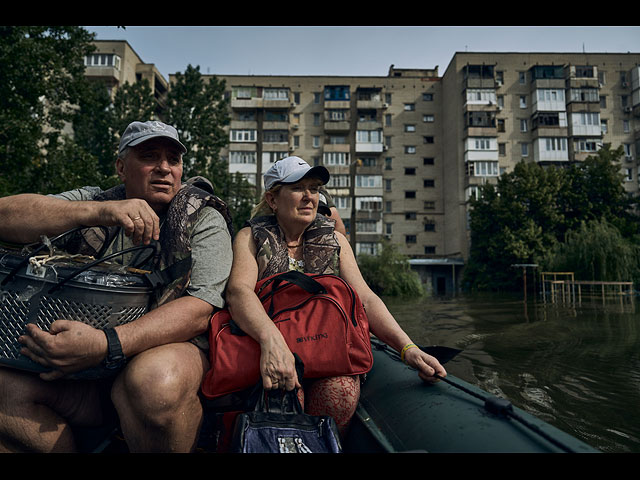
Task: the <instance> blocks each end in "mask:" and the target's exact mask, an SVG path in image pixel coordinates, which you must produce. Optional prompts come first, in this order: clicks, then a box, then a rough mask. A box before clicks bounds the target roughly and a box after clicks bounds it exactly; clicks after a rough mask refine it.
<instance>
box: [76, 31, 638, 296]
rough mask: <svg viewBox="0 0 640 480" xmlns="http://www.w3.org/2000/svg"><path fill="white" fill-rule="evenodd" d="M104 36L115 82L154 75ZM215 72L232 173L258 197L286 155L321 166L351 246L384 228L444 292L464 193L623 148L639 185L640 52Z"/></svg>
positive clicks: (628, 176) (463, 221)
mask: <svg viewBox="0 0 640 480" xmlns="http://www.w3.org/2000/svg"><path fill="white" fill-rule="evenodd" d="M96 44H98V46H99V48H100V50H99V53H100V54H104V53H110V54H113V55H116V56H120V65H121V67H120V68H121V69H122V70H128V71H129V73H128V74H127V75H128V76H129V77H119V78H120V80H119V81H120V82H122V81H123V80H122V79H123V78H133V77H132V76H131V75H132V72H133V75H134V76H135V75H138V76H141V75H143V72H154V71H155V69H154V68H153V66H152V65H151V66H149V65H147V64H144V63H143V62H141V60H140V59H139V57H138V56H137V55H136V54H135V52H133V50H132V49H131V48H130V47H129V46H128V45H127V44H126V42H96ZM100 44H102V45H100ZM116 44H117V45H116ZM116 47H117V48H116ZM129 58H131V60H129ZM100 61H103V60H100ZM92 67H93V65H92ZM114 70H115V67H114ZM89 73H91V71H90V70H89V69H88V74H89ZM94 74H95V73H94ZM116 76H117V75H116V72H115V71H114V72H113V73H111V74H109V76H108V78H111V77H113V78H116ZM203 76H204V77H205V78H206V77H207V75H203ZM215 76H216V77H218V78H219V79H223V80H225V82H226V87H227V91H226V95H227V96H228V98H229V100H230V105H231V112H230V113H231V124H230V126H229V145H228V148H227V149H225V150H224V151H223V156H224V157H225V158H226V159H227V161H228V164H229V170H230V171H231V172H240V173H242V174H243V175H245V176H246V178H247V179H248V180H249V181H250V182H251V183H252V184H254V185H256V189H257V190H258V193H259V192H260V191H261V189H262V184H261V175H262V173H263V172H264V171H266V170H267V169H268V168H269V166H270V165H272V164H273V162H274V161H276V160H278V159H279V158H282V157H284V156H287V155H297V156H300V157H302V158H304V159H305V160H307V161H308V162H309V163H310V164H312V165H320V164H321V165H324V166H325V167H327V168H328V169H329V171H330V172H331V174H332V179H331V183H330V184H329V185H328V187H329V192H330V193H331V194H332V195H333V198H334V201H335V203H336V205H337V207H338V209H339V212H340V215H341V217H342V218H343V220H344V221H345V224H346V225H347V228H348V231H349V234H350V237H351V241H352V245H354V248H355V251H356V253H374V254H375V253H376V252H377V251H378V249H379V241H380V239H381V238H383V237H385V238H388V239H389V240H390V241H391V242H392V243H393V244H395V245H396V246H397V247H398V250H399V251H400V252H401V253H403V254H406V255H408V256H409V257H410V258H411V263H412V265H413V267H414V268H415V269H417V270H418V271H419V272H420V274H421V277H422V279H423V281H424V282H425V283H426V284H427V285H428V286H429V287H430V288H432V289H433V290H434V291H436V292H450V291H452V290H455V289H456V285H457V284H458V283H459V279H460V276H461V273H462V269H463V268H464V264H465V261H466V259H467V257H468V252H469V231H468V226H467V224H468V211H469V198H470V197H471V196H474V195H477V191H478V186H480V185H482V184H484V183H486V182H495V181H496V180H497V177H498V176H499V175H500V174H501V173H503V172H508V171H511V170H512V169H513V168H514V166H515V165H516V164H517V163H518V162H521V161H525V162H536V163H539V164H541V165H543V166H562V165H568V164H569V163H570V162H573V161H581V160H584V159H585V158H586V157H587V156H588V155H590V154H593V153H595V152H596V151H597V150H598V148H600V146H601V145H602V144H603V143H611V144H612V147H613V148H617V147H618V146H619V145H623V146H624V150H625V158H624V159H623V161H622V164H621V173H623V175H624V178H625V181H624V185H625V188H626V190H627V191H628V192H630V193H631V192H633V193H635V192H638V185H639V181H640V174H639V168H638V167H639V163H638V152H639V151H640V54H636V53H633V54H632V53H626V54H618V53H520V52H513V53H511V52H510V53H476V52H464V53H461V52H458V53H456V54H455V55H454V56H453V58H452V59H451V62H450V63H449V65H448V66H447V68H446V70H445V73H444V74H443V75H442V76H440V75H439V72H438V67H435V68H433V69H429V68H425V69H402V68H396V67H395V66H393V65H392V66H391V67H390V68H389V70H388V73H387V75H385V76H373V77H371V76H277V75H269V76H262V75H223V74H215ZM153 78H154V82H157V83H156V85H158V87H156V88H157V91H158V92H159V93H161V92H162V88H163V86H164V85H166V82H162V81H160V80H155V73H154V74H153ZM170 82H171V76H170V78H169V85H170ZM169 88H170V87H169ZM159 98H161V95H159Z"/></svg>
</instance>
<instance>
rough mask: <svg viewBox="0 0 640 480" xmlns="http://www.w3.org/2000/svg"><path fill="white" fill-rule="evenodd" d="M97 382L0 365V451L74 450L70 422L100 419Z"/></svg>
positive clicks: (94, 423) (95, 423)
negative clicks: (44, 377) (47, 377)
mask: <svg viewBox="0 0 640 480" xmlns="http://www.w3.org/2000/svg"><path fill="white" fill-rule="evenodd" d="M99 393H100V392H99V389H98V387H97V385H96V384H95V383H93V382H88V381H75V380H54V381H50V382H49V381H44V380H41V379H40V378H39V377H38V375H36V374H32V373H26V372H22V371H19V370H12V369H9V368H1V367H0V452H75V451H76V444H75V441H74V438H73V434H72V432H71V427H70V425H78V426H98V425H100V423H101V422H102V410H101V404H100V395H99Z"/></svg>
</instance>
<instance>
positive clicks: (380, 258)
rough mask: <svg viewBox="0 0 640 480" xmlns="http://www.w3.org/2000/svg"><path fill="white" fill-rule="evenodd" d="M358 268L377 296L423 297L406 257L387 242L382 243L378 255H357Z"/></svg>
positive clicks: (420, 287)
mask: <svg viewBox="0 0 640 480" xmlns="http://www.w3.org/2000/svg"><path fill="white" fill-rule="evenodd" d="M358 266H359V268H360V271H361V272H362V276H363V277H364V279H365V280H366V282H367V284H368V285H369V287H371V290H373V291H374V292H375V293H377V294H378V295H388V296H401V297H416V296H422V295H424V288H423V287H422V282H421V281H420V277H419V275H418V274H417V273H416V272H414V271H413V270H411V266H410V265H409V262H408V261H407V257H406V256H405V255H402V254H401V253H399V252H398V250H397V249H396V247H395V246H394V245H393V244H392V243H391V242H389V241H387V240H384V241H383V242H382V251H381V253H380V254H379V255H359V256H358Z"/></svg>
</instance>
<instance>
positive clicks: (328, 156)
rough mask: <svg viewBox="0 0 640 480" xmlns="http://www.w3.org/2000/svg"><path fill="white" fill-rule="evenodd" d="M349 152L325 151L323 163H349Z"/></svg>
mask: <svg viewBox="0 0 640 480" xmlns="http://www.w3.org/2000/svg"><path fill="white" fill-rule="evenodd" d="M348 160H349V154H348V153H346V152H324V153H323V154H322V163H324V164H325V165H348V163H349V162H348Z"/></svg>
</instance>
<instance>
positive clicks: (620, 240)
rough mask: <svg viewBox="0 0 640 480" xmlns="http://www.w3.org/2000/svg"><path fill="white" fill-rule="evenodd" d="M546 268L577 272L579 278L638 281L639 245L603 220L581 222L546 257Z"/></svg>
mask: <svg viewBox="0 0 640 480" xmlns="http://www.w3.org/2000/svg"><path fill="white" fill-rule="evenodd" d="M544 266H545V269H547V270H549V271H556V272H574V274H575V278H576V280H595V281H610V282H624V281H635V282H637V281H639V280H640V246H639V245H637V244H634V243H633V242H632V241H631V240H629V239H626V238H624V237H623V236H622V234H621V233H620V230H619V229H618V228H617V227H615V226H614V225H612V224H611V223H609V222H607V221H606V220H604V219H598V220H588V221H581V222H580V225H579V226H578V227H577V228H575V229H574V230H570V231H569V232H567V236H566V241H565V242H564V243H558V244H557V245H556V246H555V247H554V248H553V250H552V251H551V252H549V255H548V257H547V259H546V260H545V265H544Z"/></svg>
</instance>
